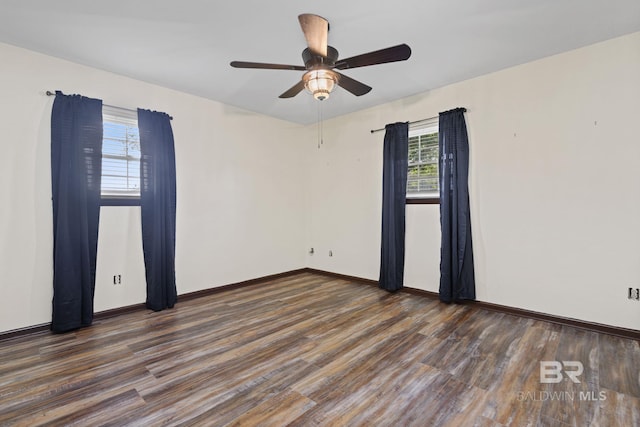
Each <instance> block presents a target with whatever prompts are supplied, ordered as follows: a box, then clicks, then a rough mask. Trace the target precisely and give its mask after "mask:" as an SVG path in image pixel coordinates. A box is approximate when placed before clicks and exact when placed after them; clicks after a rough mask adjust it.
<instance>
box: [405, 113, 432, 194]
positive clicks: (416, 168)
mask: <svg viewBox="0 0 640 427" xmlns="http://www.w3.org/2000/svg"><path fill="white" fill-rule="evenodd" d="M438 158H439V155H438V122H437V120H436V121H433V122H429V123H426V124H423V125H422V126H420V127H418V128H411V129H410V130H409V165H408V166H409V167H408V173H407V197H408V198H437V197H439V194H440V193H439V188H438Z"/></svg>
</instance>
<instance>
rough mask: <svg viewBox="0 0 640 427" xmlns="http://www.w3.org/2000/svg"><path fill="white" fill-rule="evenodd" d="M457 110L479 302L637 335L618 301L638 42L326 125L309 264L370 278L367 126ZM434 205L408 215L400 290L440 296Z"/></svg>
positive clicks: (635, 323) (613, 43)
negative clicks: (464, 141) (465, 140)
mask: <svg viewBox="0 0 640 427" xmlns="http://www.w3.org/2000/svg"><path fill="white" fill-rule="evenodd" d="M434 66H437V64H434ZM424 72H425V73H428V72H429V70H424ZM374 90H375V89H374ZM455 107H466V108H467V109H468V112H467V113H466V119H467V128H468V132H469V138H470V145H471V148H470V150H471V159H470V161H471V165H470V169H471V170H470V178H469V179H470V198H471V209H472V227H473V240H474V242H473V244H474V253H475V269H476V281H477V298H478V299H479V300H482V301H488V302H491V303H495V304H503V305H508V306H513V307H519V308H523V309H527V310H533V311H539V312H544V313H550V314H553V315H558V316H564V317H570V318H576V319H582V320H586V321H590V322H597V323H603V324H608V325H615V326H622V327H627V328H633V329H640V303H638V302H633V301H630V300H628V299H627V289H628V287H640V179H639V178H638V170H639V167H640V137H639V136H638V135H639V132H638V123H639V119H640V33H635V34H632V35H629V36H626V37H621V38H617V39H613V40H610V41H607V42H604V43H600V44H596V45H593V46H589V47H586V48H583V49H579V50H575V51H571V52H567V53H564V54H560V55H557V56H553V57H549V58H546V59H542V60H539V61H536V62H531V63H528V64H524V65H521V66H517V67H514V68H510V69H506V70H503V71H500V72H496V73H493V74H489V75H486V76H483V77H479V78H476V79H472V80H468V81H464V82H461V83H458V84H454V85H450V86H447V87H443V88H440V89H436V90H433V91H430V92H427V93H423V94H420V95H417V96H414V97H411V98H406V99H403V100H401V101H398V102H393V103H389V104H386V105H383V106H380V107H377V108H373V109H370V110H366V111H362V112H358V113H354V114H350V115H347V116H343V117H339V118H336V119H334V120H330V121H328V122H326V123H325V145H324V148H323V149H322V150H320V151H318V153H317V154H316V155H315V156H314V157H313V160H314V162H313V165H312V166H311V170H312V173H311V174H310V176H311V177H312V186H311V192H312V194H314V196H315V197H314V198H313V203H312V205H311V211H310V215H311V219H310V224H311V231H310V232H309V236H310V237H309V239H310V240H309V246H314V247H315V249H316V254H315V255H313V256H307V259H308V265H309V266H310V267H313V268H318V269H323V270H330V271H334V272H338V273H342V274H348V275H354V276H360V277H364V278H369V279H377V278H378V272H379V257H380V255H379V251H380V249H379V248H380V243H379V242H380V222H381V217H380V206H381V194H380V187H381V181H382V172H381V170H382V141H383V137H384V135H383V134H384V133H383V132H379V133H375V134H371V133H370V132H369V130H370V129H376V128H380V127H383V126H384V125H385V124H386V123H391V122H395V121H411V120H418V119H423V118H427V117H432V116H436V115H437V114H438V112H440V111H445V110H448V109H451V108H455ZM309 131H310V132H312V130H311V129H310V130H309ZM438 209H439V207H438V206H437V205H409V206H407V239H406V264H405V286H411V287H415V288H420V289H425V290H429V291H437V290H438V284H439V282H438V281H439V247H440V230H439V211H438ZM329 250H332V251H333V254H334V256H333V257H329V256H328V251H329Z"/></svg>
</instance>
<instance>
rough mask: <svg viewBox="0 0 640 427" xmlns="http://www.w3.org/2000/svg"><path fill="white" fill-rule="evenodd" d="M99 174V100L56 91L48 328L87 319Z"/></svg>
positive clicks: (71, 325)
mask: <svg viewBox="0 0 640 427" xmlns="http://www.w3.org/2000/svg"><path fill="white" fill-rule="evenodd" d="M101 174H102V101H101V100H99V99H91V98H85V97H83V96H80V95H64V94H62V92H60V91H57V92H56V98H55V100H54V102H53V109H52V112H51V192H52V202H53V313H52V319H51V330H52V331H54V332H65V331H70V330H73V329H78V328H80V327H83V326H89V325H91V322H92V321H93V295H94V291H95V282H96V253H97V248H98V223H99V220H100V179H101Z"/></svg>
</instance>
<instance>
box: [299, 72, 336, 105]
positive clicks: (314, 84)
mask: <svg viewBox="0 0 640 427" xmlns="http://www.w3.org/2000/svg"><path fill="white" fill-rule="evenodd" d="M302 80H303V81H304V87H305V88H306V89H307V90H308V91H309V92H310V93H311V94H312V95H313V97H314V98H315V99H317V100H318V101H324V100H325V99H327V98H329V94H330V93H331V91H332V90H333V88H334V87H335V85H336V83H337V81H338V76H337V75H336V73H334V72H333V71H331V70H312V71H308V72H307V73H306V74H305V75H304V76H303V77H302Z"/></svg>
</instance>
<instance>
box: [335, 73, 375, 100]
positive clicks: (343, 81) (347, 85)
mask: <svg viewBox="0 0 640 427" xmlns="http://www.w3.org/2000/svg"><path fill="white" fill-rule="evenodd" d="M334 73H336V74H337V75H338V86H340V87H342V88H344V89H346V90H348V91H349V92H351V93H352V94H354V95H355V96H362V95H364V94H365V93H369V92H370V91H371V86H367V85H366V84H364V83H360V82H359V81H357V80H354V79H352V78H351V77H349V76H345V75H344V74H342V73H338V72H337V71H334Z"/></svg>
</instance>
